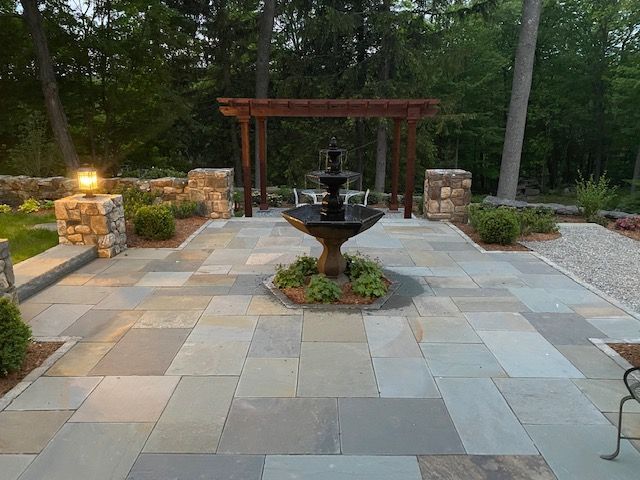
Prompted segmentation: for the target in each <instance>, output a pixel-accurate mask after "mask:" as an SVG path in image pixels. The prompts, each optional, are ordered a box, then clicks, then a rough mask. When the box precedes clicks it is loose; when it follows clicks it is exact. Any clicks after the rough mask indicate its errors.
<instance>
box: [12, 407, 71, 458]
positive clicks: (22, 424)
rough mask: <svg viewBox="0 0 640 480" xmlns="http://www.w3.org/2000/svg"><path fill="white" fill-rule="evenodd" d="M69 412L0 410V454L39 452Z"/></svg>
mask: <svg viewBox="0 0 640 480" xmlns="http://www.w3.org/2000/svg"><path fill="white" fill-rule="evenodd" d="M71 413H72V412H68V411H36V412H33V411H24V412H18V411H14V412H12V411H6V410H5V411H3V412H0V454H5V453H40V451H41V450H42V449H43V448H44V447H45V446H46V445H47V443H49V440H51V437H53V436H54V435H55V433H56V432H57V431H58V429H59V428H60V427H61V426H62V425H63V424H64V422H66V421H67V420H68V419H69V417H70V416H71ZM36 426H37V427H36Z"/></svg>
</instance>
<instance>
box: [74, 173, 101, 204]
mask: <svg viewBox="0 0 640 480" xmlns="http://www.w3.org/2000/svg"><path fill="white" fill-rule="evenodd" d="M78 188H79V189H80V191H81V192H84V193H85V195H84V196H85V198H92V197H94V194H93V192H95V191H96V190H97V189H98V172H97V170H96V169H95V168H94V167H92V166H83V167H80V168H79V169H78Z"/></svg>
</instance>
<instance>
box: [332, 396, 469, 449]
mask: <svg viewBox="0 0 640 480" xmlns="http://www.w3.org/2000/svg"><path fill="white" fill-rule="evenodd" d="M338 405H339V412H340V433H341V435H340V440H341V443H342V453H343V454H348V455H354V454H355V455H421V454H429V453H463V452H464V449H463V447H462V443H461V442H460V438H459V437H458V433H457V432H456V429H455V428H454V426H453V423H452V422H451V418H450V417H449V413H448V412H447V409H446V408H445V406H444V403H443V401H442V400H440V399H426V398H425V399H422V398H420V399H418V398H340V399H338Z"/></svg>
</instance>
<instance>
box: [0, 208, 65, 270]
mask: <svg viewBox="0 0 640 480" xmlns="http://www.w3.org/2000/svg"><path fill="white" fill-rule="evenodd" d="M55 221H56V217H55V215H54V214H53V212H52V211H48V212H39V213H20V212H12V213H2V214H0V238H8V239H9V249H10V252H11V259H12V260H13V263H18V262H21V261H22V260H26V259H27V258H29V257H33V256H34V255H37V254H38V253H41V252H44V251H45V250H46V249H47V248H51V247H53V246H54V245H57V244H58V233H57V232H50V231H49V230H43V229H39V228H35V229H32V228H31V227H32V226H33V225H36V224H38V223H50V222H55Z"/></svg>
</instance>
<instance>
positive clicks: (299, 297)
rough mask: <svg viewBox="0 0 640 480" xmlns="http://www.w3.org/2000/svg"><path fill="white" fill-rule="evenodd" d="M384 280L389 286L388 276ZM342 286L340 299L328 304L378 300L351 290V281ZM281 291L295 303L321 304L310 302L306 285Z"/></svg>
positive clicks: (362, 302) (360, 302)
mask: <svg viewBox="0 0 640 480" xmlns="http://www.w3.org/2000/svg"><path fill="white" fill-rule="evenodd" d="M384 282H385V283H386V284H387V287H388V286H389V285H391V282H390V281H389V280H387V279H386V278H385V279H384ZM341 288H342V296H341V297H340V300H338V301H337V302H331V303H329V304H326V305H370V304H372V303H373V302H375V301H376V300H377V298H375V297H373V298H367V297H361V296H360V295H358V294H357V293H354V291H353V290H351V283H349V282H347V283H345V284H344V285H342V287H341ZM281 291H282V293H284V294H285V295H286V296H287V297H289V300H291V301H292V302H294V303H297V304H298V305H304V304H307V305H315V304H320V302H309V301H308V300H307V297H306V296H305V287H295V288H282V289H281Z"/></svg>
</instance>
